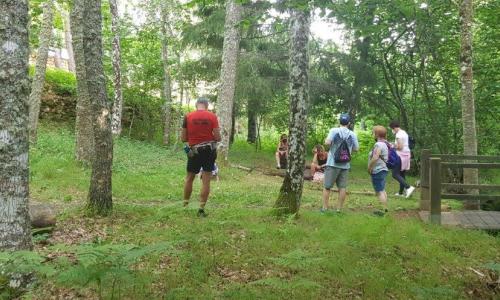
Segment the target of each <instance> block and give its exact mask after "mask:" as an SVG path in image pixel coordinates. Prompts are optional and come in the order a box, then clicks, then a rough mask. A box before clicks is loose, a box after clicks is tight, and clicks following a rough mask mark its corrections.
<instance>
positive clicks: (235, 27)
mask: <svg viewBox="0 0 500 300" xmlns="http://www.w3.org/2000/svg"><path fill="white" fill-rule="evenodd" d="M226 3H227V4H226V20H225V25H224V45H223V49H222V66H221V76H220V90H219V96H218V99H217V114H218V116H219V125H220V129H221V135H222V145H221V147H220V150H219V151H220V157H221V158H222V159H223V160H224V162H227V158H228V153H229V144H230V136H231V128H232V124H231V123H232V114H233V105H234V89H235V85H236V68H237V65H238V52H239V49H240V28H239V23H240V21H241V13H242V6H241V4H239V3H237V1H236V0H228V1H227V2H226Z"/></svg>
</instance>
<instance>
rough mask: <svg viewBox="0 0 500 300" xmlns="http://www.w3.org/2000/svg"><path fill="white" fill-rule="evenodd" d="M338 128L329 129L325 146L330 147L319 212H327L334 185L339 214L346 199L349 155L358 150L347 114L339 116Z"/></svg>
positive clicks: (356, 140) (349, 165)
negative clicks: (337, 194)
mask: <svg viewBox="0 0 500 300" xmlns="http://www.w3.org/2000/svg"><path fill="white" fill-rule="evenodd" d="M339 122H340V126H339V127H336V128H332V129H330V132H329V133H328V136H327V138H326V140H325V144H326V145H327V146H328V147H330V150H329V151H328V159H327V161H326V169H325V179H324V189H323V207H322V208H321V212H325V211H327V210H328V202H329V199H330V190H331V189H332V187H333V185H334V184H337V188H338V189H339V199H338V203H337V212H340V210H341V209H342V207H343V206H344V202H345V199H346V189H347V179H348V175H349V169H350V168H351V164H350V161H351V154H352V152H353V151H358V150H359V143H358V138H357V136H356V134H355V133H354V132H353V131H351V130H350V129H349V124H350V122H351V117H350V116H349V115H348V114H341V115H340V118H339Z"/></svg>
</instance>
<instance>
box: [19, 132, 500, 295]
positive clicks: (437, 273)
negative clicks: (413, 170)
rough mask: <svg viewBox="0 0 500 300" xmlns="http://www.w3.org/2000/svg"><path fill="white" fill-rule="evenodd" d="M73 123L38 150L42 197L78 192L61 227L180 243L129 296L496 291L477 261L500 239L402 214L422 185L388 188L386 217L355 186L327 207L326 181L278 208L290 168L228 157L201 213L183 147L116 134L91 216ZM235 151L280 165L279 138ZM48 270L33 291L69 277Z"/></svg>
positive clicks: (357, 167)
mask: <svg viewBox="0 0 500 300" xmlns="http://www.w3.org/2000/svg"><path fill="white" fill-rule="evenodd" d="M70 132H71V131H70V129H66V128H60V127H53V126H44V127H43V128H42V129H41V130H40V132H39V143H38V145H37V147H36V148H34V149H33V150H32V153H31V193H32V195H33V198H35V199H36V200H38V201H42V202H51V203H55V204H62V203H64V202H72V205H68V209H67V210H66V211H65V212H64V213H63V214H62V215H61V216H60V223H59V227H58V231H64V230H68V232H71V230H73V229H72V228H77V229H78V230H80V231H82V232H84V233H83V235H93V234H94V235H96V232H99V235H98V236H97V235H96V236H97V237H96V238H95V239H94V240H95V241H94V242H93V244H95V245H96V247H98V246H99V245H122V244H123V245H125V244H133V245H138V246H146V245H154V244H156V243H162V242H168V243H170V244H171V245H172V247H173V248H172V249H173V250H171V251H169V252H166V253H163V254H151V255H146V256H144V257H143V258H141V259H140V260H139V261H138V263H136V264H134V265H133V267H132V269H133V271H134V272H135V274H136V276H137V277H135V278H136V279H137V280H133V281H131V282H129V284H122V285H119V286H120V287H119V288H118V289H119V290H121V292H120V293H119V294H120V295H121V297H122V298H124V299H212V298H217V299H226V298H227V299H283V298H289V299H313V298H358V297H362V298H369V299H376V298H390V297H392V298H396V299H406V298H413V299H456V298H468V297H471V296H478V297H494V296H492V295H493V292H492V291H491V290H489V289H488V287H487V285H486V283H485V282H484V281H483V280H481V278H479V277H478V276H477V275H476V274H475V273H473V272H472V271H470V269H469V268H474V269H477V270H485V269H486V267H485V265H486V264H488V263H495V262H496V263H498V262H500V251H499V249H500V239H499V238H498V237H494V236H491V235H488V234H486V233H484V232H480V231H470V230H469V231H468V230H462V229H448V228H442V227H437V226H432V225H426V224H423V223H421V222H420V221H418V220H417V219H415V218H412V217H405V218H401V217H400V215H399V214H398V211H411V210H413V209H416V208H417V206H418V205H417V200H415V199H418V195H415V196H414V197H413V200H406V199H400V198H398V199H394V197H390V200H389V201H390V202H389V207H390V209H391V211H392V212H391V213H390V214H389V215H387V216H386V217H383V218H379V217H374V216H372V215H371V211H372V210H373V208H374V207H376V206H377V205H378V204H377V201H376V199H375V197H374V196H364V195H358V194H352V195H350V196H349V198H348V200H347V208H348V209H347V210H346V212H345V213H344V214H342V215H329V214H327V215H321V214H319V213H318V209H319V206H320V197H321V190H320V187H318V186H317V185H315V184H313V183H310V182H306V184H305V189H304V195H303V204H302V209H301V214H300V217H299V218H298V219H276V218H275V217H273V216H272V214H271V207H272V205H273V203H274V201H275V200H276V197H277V193H278V191H279V187H280V185H281V182H282V178H280V177H273V176H266V175H263V174H262V173H261V172H259V170H254V171H253V172H250V173H248V172H246V171H243V170H240V169H237V168H231V167H226V168H223V169H222V171H221V175H220V177H221V180H220V182H218V183H216V182H214V183H213V189H212V195H211V198H210V200H209V204H208V206H207V212H208V213H209V216H208V218H206V219H199V218H196V217H195V213H196V208H197V203H196V200H197V199H196V198H195V199H192V203H191V204H190V206H189V207H188V208H187V209H185V208H182V205H181V202H182V183H183V176H184V169H185V156H184V154H183V152H182V151H173V150H170V149H165V148H162V147H159V146H155V145H151V144H145V143H140V142H136V141H132V140H127V139H117V140H116V146H115V161H114V167H113V168H114V169H113V194H114V204H115V206H114V212H113V214H112V216H110V217H108V218H103V219H99V218H95V219H94V218H89V217H85V215H84V213H83V212H82V211H81V210H80V209H79V208H80V207H82V206H83V204H84V201H85V195H86V191H87V189H88V180H89V170H88V169H86V168H85V167H83V166H81V165H79V164H78V163H76V162H75V161H74V160H73V144H74V137H73V135H72V134H71V133H70ZM231 159H232V161H233V162H234V163H237V164H240V165H243V166H249V167H256V168H258V169H262V168H272V167H273V166H274V163H273V149H272V148H271V147H267V148H266V149H264V150H262V151H260V152H255V150H254V149H253V147H252V146H250V145H248V144H246V143H245V142H242V141H237V142H236V144H235V145H234V147H233V149H232V152H231ZM365 170H366V158H365V155H362V154H359V155H358V156H356V157H355V159H354V163H353V171H352V172H351V174H350V180H351V182H350V190H352V191H371V186H370V180H369V177H368V175H367V174H366V171H365ZM411 180H415V179H411ZM196 182H197V183H196V187H195V191H198V190H199V189H198V188H199V182H198V181H196ZM389 183H390V184H389V186H388V193H389V195H392V194H394V193H395V192H396V191H397V186H396V184H395V183H394V182H393V181H392V180H389ZM334 197H335V196H334ZM75 230H76V229H75ZM79 241H80V240H79V239H78V238H77V239H73V242H76V244H77V245H76V246H75V247H80V246H78V243H79ZM86 243H87V244H88V241H87V242H86ZM54 244H55V245H49V246H47V247H45V248H38V249H39V250H38V251H39V252H40V253H41V254H42V255H48V254H49V253H54V252H57V251H56V249H57V247H60V245H58V243H57V242H54ZM91 244H92V242H91ZM67 251H69V250H67ZM73 251H74V250H73ZM124 251H126V250H124ZM58 268H61V269H62V270H63V269H64V268H68V266H66V267H64V266H62V267H61V266H60V267H58ZM109 268H112V266H110V267H109ZM484 272H485V271H484ZM108 273H109V274H112V272H111V273H110V272H108ZM108 273H107V274H108ZM106 276H108V277H106V279H107V280H111V278H117V277H113V276H111V275H106ZM109 276H111V277H109ZM120 278H121V277H120ZM139 279H140V280H139ZM51 282H57V280H55V279H51V280H47V281H46V282H43V283H41V285H39V286H38V287H37V288H35V289H34V290H32V291H31V292H30V293H28V294H26V296H25V297H27V298H33V299H44V298H48V297H49V296H50V295H51V294H53V293H56V292H57V291H58V292H60V291H61V290H60V289H61V288H58V289H56V291H55V290H54V289H50V288H48V287H49V286H51ZM55 285H56V286H59V285H61V284H55ZM111 286H113V287H115V284H114V281H113V285H111V284H108V285H105V286H104V288H103V291H102V298H105V299H112V298H115V299H116V298H119V297H118V296H117V295H118V294H117V292H116V291H115V288H113V289H112V288H111ZM70 287H71V288H72V290H73V291H74V290H76V291H78V292H80V293H83V294H85V293H89V295H94V296H95V295H97V293H98V289H97V286H96V285H95V284H88V285H87V286H84V287H80V286H75V285H72V286H70ZM66 288H68V286H66ZM496 297H498V294H497V295H496Z"/></svg>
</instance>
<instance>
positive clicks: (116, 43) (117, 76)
mask: <svg viewBox="0 0 500 300" xmlns="http://www.w3.org/2000/svg"><path fill="white" fill-rule="evenodd" d="M109 9H110V11H111V32H112V33H113V43H112V44H113V58H112V64H113V73H114V76H113V87H114V90H115V94H114V95H115V98H114V102H113V116H112V118H113V119H112V121H111V130H112V132H113V134H115V135H120V133H121V132H122V110H123V94H122V72H121V67H120V65H121V60H122V59H121V48H120V16H119V15H118V6H117V0H109Z"/></svg>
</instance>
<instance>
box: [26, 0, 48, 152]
mask: <svg viewBox="0 0 500 300" xmlns="http://www.w3.org/2000/svg"><path fill="white" fill-rule="evenodd" d="M53 6H54V3H53V0H48V1H47V2H45V4H44V7H43V22H42V29H41V31H40V46H39V47H38V51H37V56H36V65H35V75H34V76H33V83H32V84H31V94H30V102H29V103H30V106H29V128H30V141H31V142H33V143H36V139H37V136H36V130H37V127H38V116H39V115H40V101H41V99H42V92H43V86H44V84H45V71H46V69H47V58H48V57H49V47H50V43H51V40H52V23H53V20H54V10H53Z"/></svg>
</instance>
